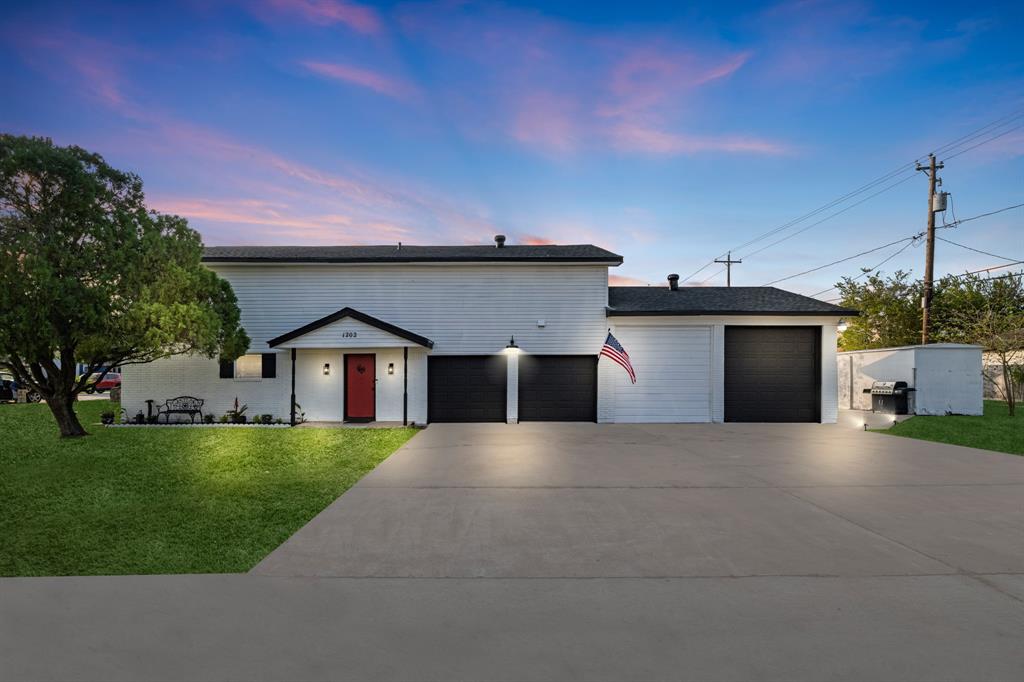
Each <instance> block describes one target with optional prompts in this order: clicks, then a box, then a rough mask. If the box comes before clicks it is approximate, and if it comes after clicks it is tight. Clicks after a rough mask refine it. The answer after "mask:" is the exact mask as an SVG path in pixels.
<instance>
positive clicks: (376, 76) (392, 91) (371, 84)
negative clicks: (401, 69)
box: [302, 61, 417, 99]
mask: <svg viewBox="0 0 1024 682" xmlns="http://www.w3.org/2000/svg"><path fill="white" fill-rule="evenodd" d="M302 65H303V66H304V67H305V68H307V69H308V70H310V71H312V72H313V73H315V74H317V75H320V76H324V77H325V78H331V79H333V80H338V81H342V82H345V83H350V84H352V85H358V86H360V87H363V88H368V89H370V90H373V91H374V92H376V93H378V94H381V95H386V96H388V97H394V98H395V99H409V98H411V97H413V96H415V95H416V92H417V90H416V87H415V86H413V85H412V84H410V83H407V82H405V81H402V80H399V79H397V78H392V77H390V76H385V75H384V74H381V73H378V72H376V71H370V70H369V69H363V68H359V67H357V66H350V65H348V64H336V63H327V62H315V61H305V62H302Z"/></svg>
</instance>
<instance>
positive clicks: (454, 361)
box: [427, 354, 597, 422]
mask: <svg viewBox="0 0 1024 682" xmlns="http://www.w3.org/2000/svg"><path fill="white" fill-rule="evenodd" d="M507 362H508V360H507V358H506V357H505V356H504V355H462V356H458V355H438V356H433V357H431V358H430V359H429V360H428V365H427V367H428V370H427V371H428V377H427V411H428V415H427V418H428V420H429V421H431V422H503V421H505V419H506V396H507V389H506V385H507V376H508V370H507V367H508V365H507ZM518 395H519V420H520V421H595V420H596V419H597V356H594V355H528V354H523V355H522V356H520V358H519V393H518Z"/></svg>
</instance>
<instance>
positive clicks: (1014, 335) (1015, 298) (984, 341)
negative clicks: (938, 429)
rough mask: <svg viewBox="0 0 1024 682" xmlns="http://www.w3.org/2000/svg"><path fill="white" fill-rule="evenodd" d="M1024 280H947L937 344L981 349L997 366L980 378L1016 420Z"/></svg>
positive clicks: (942, 286)
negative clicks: (966, 344)
mask: <svg viewBox="0 0 1024 682" xmlns="http://www.w3.org/2000/svg"><path fill="white" fill-rule="evenodd" d="M1022 279H1024V277H1022V276H1010V277H998V278H991V279H988V278H981V277H978V276H977V275H972V276H968V277H957V278H952V277H950V278H945V279H943V280H942V281H941V282H940V283H939V287H938V288H937V291H941V300H942V304H941V307H940V308H939V313H940V314H939V316H938V317H937V319H936V340H940V341H947V342H952V343H975V344H978V345H980V346H983V347H984V348H985V350H986V351H987V352H988V353H989V354H990V355H992V356H994V357H995V358H996V359H997V360H998V361H999V364H998V365H995V366H984V367H983V369H982V374H983V376H984V380H985V381H987V382H988V383H989V384H990V385H992V386H993V388H994V389H995V390H996V392H997V393H998V394H999V395H1001V396H1002V398H1003V400H1005V401H1006V404H1007V408H1008V411H1009V413H1010V416H1011V417H1012V416H1013V415H1014V413H1015V410H1016V404H1017V400H1018V399H1019V398H1020V396H1019V395H1018V394H1017V387H1018V386H1019V385H1020V384H1021V382H1022V376H1021V375H1022V374H1024V282H1022V281H1021V280H1022Z"/></svg>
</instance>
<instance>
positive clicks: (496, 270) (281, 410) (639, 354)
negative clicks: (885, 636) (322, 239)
mask: <svg viewBox="0 0 1024 682" xmlns="http://www.w3.org/2000/svg"><path fill="white" fill-rule="evenodd" d="M203 260H204V262H205V264H206V265H207V266H208V267H210V268H211V269H212V270H214V271H215V272H216V273H217V274H218V275H219V276H221V277H223V278H224V279H226V280H228V281H229V282H230V283H231V286H232V287H233V288H234V291H235V294H236V295H237V297H238V304H239V308H240V310H241V314H242V325H243V326H244V327H245V329H246V331H247V332H248V334H249V336H250V338H251V339H252V346H251V348H250V349H249V352H248V353H247V354H246V355H244V356H242V357H240V358H238V359H237V360H236V361H234V362H223V363H222V362H218V361H216V360H211V359H209V358H205V357H201V356H176V357H172V358H168V359H164V360H159V361H156V362H152V363H149V364H147V365H140V366H137V367H129V368H127V369H126V370H125V372H124V374H123V380H122V381H123V383H122V390H123V393H122V405H123V406H124V407H125V409H126V410H127V412H128V414H129V415H131V414H135V413H136V412H139V411H141V412H143V413H145V412H146V410H147V403H146V401H147V400H152V401H155V402H156V403H160V402H163V401H164V400H166V399H167V398H172V397H175V396H180V395H189V396H195V397H197V398H202V399H203V400H204V401H205V406H204V411H205V412H207V413H213V414H215V415H221V414H224V413H225V412H227V411H228V410H230V409H232V407H233V406H234V403H235V400H236V398H237V400H238V402H239V403H240V404H246V405H248V414H250V415H254V414H271V415H273V416H274V417H277V418H282V419H284V420H286V421H288V420H292V419H293V416H294V418H296V419H301V418H304V419H306V420H309V421H328V422H340V421H363V422H369V421H378V422H401V423H416V424H424V423H430V422H509V423H515V422H519V421H598V422H668V423H676V422H720V421H753V422H819V421H820V422H833V421H835V419H836V409H837V406H836V394H837V393H836V349H835V345H836V344H835V338H836V325H837V324H838V323H839V320H840V318H841V317H842V316H844V315H849V314H851V311H847V310H843V309H841V308H838V307H836V306H833V305H830V304H828V303H824V302H821V301H818V300H815V299H812V298H807V297H805V296H799V295H797V294H792V293H789V292H785V291H781V290H779V289H775V288H772V287H731V288H728V287H678V286H676V281H677V278H676V279H672V280H670V283H669V284H668V285H665V286H657V287H654V286H652V287H609V286H608V269H609V268H610V267H614V266H618V265H620V264H621V263H622V257H621V256H618V255H616V254H614V253H611V252H609V251H606V250H604V249H601V248H598V247H596V246H591V245H565V246H560V245H543V246H526V245H506V244H505V243H504V238H503V237H499V238H496V239H495V245H493V246H407V245H394V246H337V247H334V246H331V247H316V246H294V247H289V246H285V247H278V246H243V247H228V246H222V247H210V248H207V249H206V252H205V255H204V258H203ZM609 331H610V332H611V333H612V334H613V335H614V336H615V338H616V339H617V340H618V341H619V342H620V343H621V344H622V346H623V348H625V350H626V351H627V352H628V354H629V357H630V361H631V363H632V366H633V369H634V371H635V374H636V383H633V382H632V381H631V379H630V376H629V375H628V374H627V372H626V371H624V369H623V368H622V367H621V366H620V365H618V364H616V363H615V362H612V361H610V360H609V359H608V358H604V357H600V356H599V353H600V351H601V348H602V346H603V344H604V342H605V339H606V337H607V335H608V332H609ZM599 357H600V359H599ZM293 405H294V406H295V407H294V408H293ZM293 412H294V415H293Z"/></svg>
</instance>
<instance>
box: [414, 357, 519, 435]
mask: <svg viewBox="0 0 1024 682" xmlns="http://www.w3.org/2000/svg"><path fill="white" fill-rule="evenodd" d="M507 374H508V365H507V362H506V359H505V356H504V355H435V356H431V357H430V358H429V359H428V360H427V420H428V421H431V422H503V421H505V417H506V415H505V380H506V377H507Z"/></svg>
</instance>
